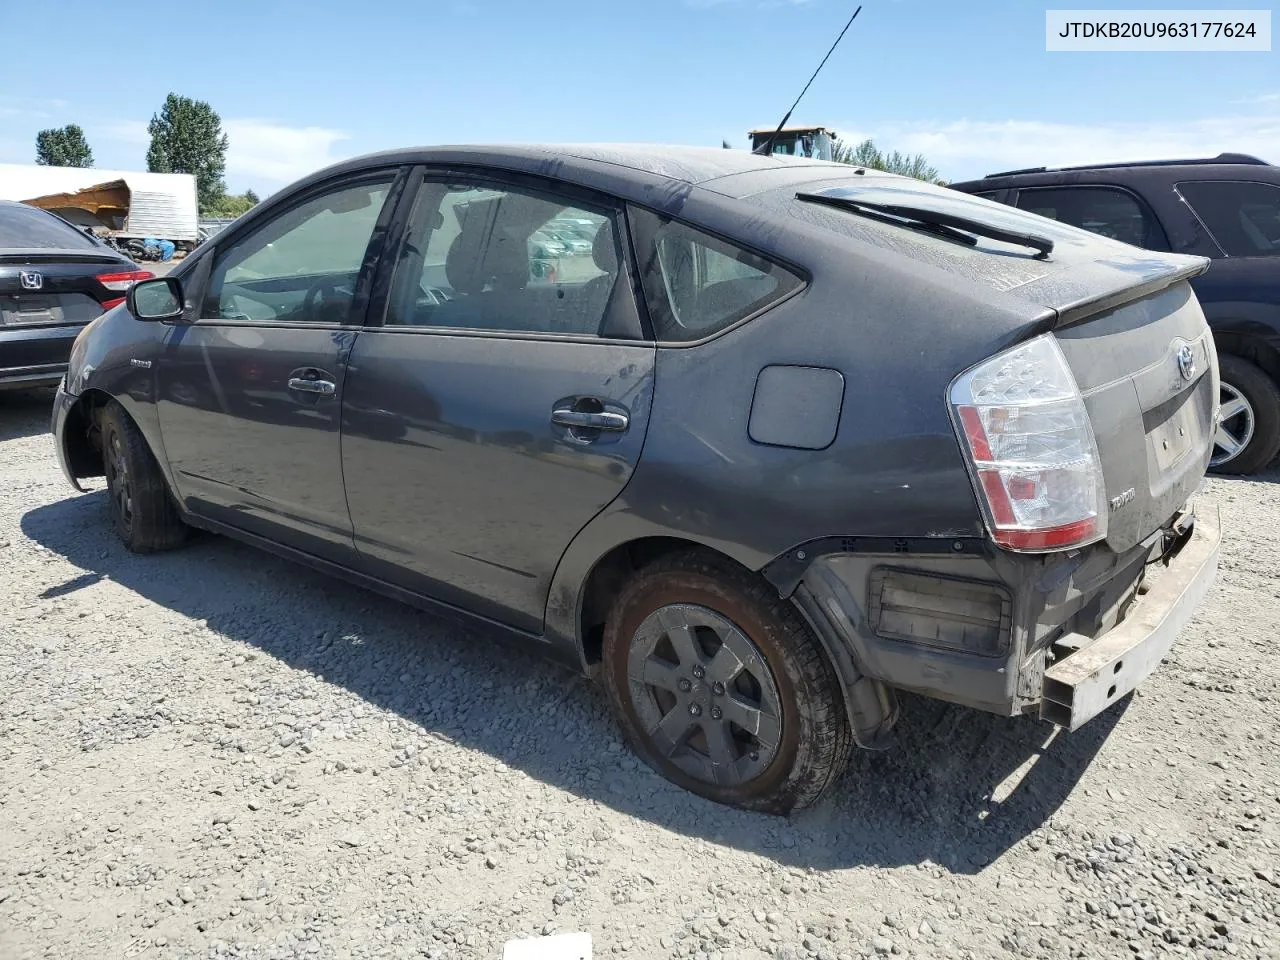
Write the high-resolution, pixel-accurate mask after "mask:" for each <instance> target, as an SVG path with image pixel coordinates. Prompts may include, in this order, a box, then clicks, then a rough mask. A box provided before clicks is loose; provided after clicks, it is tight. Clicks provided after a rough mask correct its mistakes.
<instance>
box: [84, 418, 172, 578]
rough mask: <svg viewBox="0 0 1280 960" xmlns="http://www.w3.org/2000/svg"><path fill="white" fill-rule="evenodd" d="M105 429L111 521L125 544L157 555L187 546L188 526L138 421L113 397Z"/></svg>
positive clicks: (103, 423) (104, 460) (104, 459)
mask: <svg viewBox="0 0 1280 960" xmlns="http://www.w3.org/2000/svg"><path fill="white" fill-rule="evenodd" d="M101 429H102V466H103V474H104V475H105V476H106V478H107V496H108V498H109V500H110V503H111V519H112V521H113V522H114V523H115V527H116V533H118V534H119V535H120V539H121V540H123V541H124V545H125V546H126V547H128V548H129V549H130V550H132V551H133V552H134V553H155V552H156V551H158V550H170V549H172V548H173V547H176V546H178V545H179V544H181V543H182V542H183V541H184V540H186V538H187V525H186V524H185V523H183V522H182V517H181V516H180V515H179V514H178V508H177V507H176V506H175V505H174V502H173V498H172V497H170V496H169V490H168V487H166V486H165V482H164V475H163V474H162V473H161V472H160V465H159V464H158V463H156V458H155V457H154V456H153V455H152V453H151V450H150V448H149V447H148V446H147V441H146V440H145V439H143V436H142V432H141V431H140V430H139V429H138V427H137V424H135V423H134V422H133V420H131V419H130V417H129V415H128V414H127V413H125V411H124V408H123V407H122V406H120V404H119V403H117V402H115V401H112V402H111V403H110V404H108V405H107V406H106V407H105V408H104V409H103V411H102V421H101Z"/></svg>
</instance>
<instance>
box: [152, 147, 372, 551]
mask: <svg viewBox="0 0 1280 960" xmlns="http://www.w3.org/2000/svg"><path fill="white" fill-rule="evenodd" d="M396 176H397V171H396V170H382V171H378V172H375V173H372V174H370V175H366V176H360V177H355V178H347V179H343V180H341V181H338V182H330V183H327V184H324V185H322V186H320V187H317V188H316V189H314V190H311V191H308V192H307V193H305V194H303V195H301V196H299V197H298V198H296V200H294V201H291V202H289V203H287V204H286V205H285V206H283V207H282V208H281V209H279V210H278V211H273V213H272V214H271V215H270V216H269V217H268V219H266V220H265V221H263V222H257V221H250V223H248V224H246V225H245V229H243V230H239V231H235V232H234V233H232V234H231V235H229V236H228V237H227V238H226V239H225V240H222V241H221V242H219V243H218V244H217V248H216V250H215V251H214V253H213V260H212V262H211V264H210V265H209V266H208V268H207V269H205V270H197V271H195V272H194V273H195V275H201V274H204V275H205V276H206V277H207V279H206V280H205V281H204V282H203V283H198V284H197V285H198V286H200V287H201V289H199V290H196V289H192V290H189V291H187V292H186V296H187V298H188V300H191V299H193V298H194V299H195V300H196V302H198V303H199V304H200V306H199V314H198V319H197V320H196V321H195V322H193V323H190V324H182V325H178V326H175V327H174V328H173V329H172V330H171V331H170V333H169V334H168V336H167V340H166V343H165V346H164V349H163V351H162V352H161V354H160V357H159V359H158V360H157V361H156V363H157V366H158V368H159V369H158V371H157V397H158V403H157V406H158V415H159V418H160V426H161V431H162V437H163V442H164V447H165V454H166V456H167V457H168V460H169V464H170V466H171V468H172V472H173V477H174V483H175V485H176V487H177V494H178V496H179V497H180V498H181V499H182V501H183V504H184V506H185V508H186V509H187V510H189V511H190V512H192V513H194V514H197V515H199V516H203V517H206V518H208V519H211V520H214V521H217V522H221V523H225V524H228V525H230V526H232V527H236V528H239V529H241V530H244V531H246V532H249V533H253V534H257V535H259V536H263V537H267V538H270V539H272V540H274V541H277V542H279V543H281V544H284V545H285V546H288V547H292V548H295V549H298V550H302V551H304V552H307V553H310V554H313V555H315V556H318V557H321V558H324V559H327V560H331V561H334V562H339V563H349V562H350V561H351V560H352V559H353V557H354V547H353V545H352V536H351V519H350V516H349V514H348V512H347V506H346V498H345V496H344V493H343V488H342V469H341V462H340V416H339V412H340V410H341V401H342V393H343V386H344V382H345V374H346V365H347V359H348V355H349V352H350V349H351V345H352V343H353V342H354V340H355V336H356V332H357V331H358V330H359V326H360V323H361V322H362V320H363V314H364V310H365V307H366V306H367V302H368V294H367V290H368V285H369V283H370V282H371V281H372V277H373V273H374V269H375V266H376V260H377V256H378V252H379V248H380V244H381V240H382V236H383V233H384V232H385V219H384V218H385V217H386V216H389V207H390V203H389V202H388V197H389V195H390V193H391V191H392V186H393V184H394V182H395V178H396Z"/></svg>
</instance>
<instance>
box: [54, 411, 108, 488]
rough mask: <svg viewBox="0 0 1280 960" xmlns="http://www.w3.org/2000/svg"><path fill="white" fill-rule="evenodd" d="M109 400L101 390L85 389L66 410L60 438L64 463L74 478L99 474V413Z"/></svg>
mask: <svg viewBox="0 0 1280 960" xmlns="http://www.w3.org/2000/svg"><path fill="white" fill-rule="evenodd" d="M110 402H111V397H110V395H109V394H106V393H103V392H102V391H101V390H86V391H85V392H84V393H82V394H81V395H80V399H79V400H77V401H76V403H75V405H74V406H72V408H71V409H70V410H69V411H67V422H66V424H65V425H64V426H63V430H62V441H63V443H65V444H66V449H67V464H68V465H69V466H70V467H71V475H72V476H74V477H75V478H76V479H83V478H85V477H100V476H102V474H103V469H102V438H101V430H100V427H99V414H100V413H101V412H102V409H103V408H104V407H105V406H106V405H107V404H108V403H110Z"/></svg>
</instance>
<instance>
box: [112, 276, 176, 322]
mask: <svg viewBox="0 0 1280 960" xmlns="http://www.w3.org/2000/svg"><path fill="white" fill-rule="evenodd" d="M125 304H126V306H128V308H129V312H130V313H131V314H133V316H134V317H135V318H136V319H138V320H146V321H163V320H177V319H178V318H179V317H181V316H182V284H181V283H179V282H178V281H177V280H175V279H173V278H172V277H160V278H159V279H157V280H143V281H142V282H141V283H135V284H134V285H133V286H132V287H130V288H129V293H128V295H127V296H126V297H125Z"/></svg>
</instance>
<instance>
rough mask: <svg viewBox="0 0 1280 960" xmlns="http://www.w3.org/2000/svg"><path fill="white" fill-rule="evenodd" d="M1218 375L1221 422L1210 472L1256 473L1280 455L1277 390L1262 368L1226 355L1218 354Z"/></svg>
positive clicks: (1279, 419) (1279, 401)
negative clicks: (1219, 379) (1219, 380)
mask: <svg viewBox="0 0 1280 960" xmlns="http://www.w3.org/2000/svg"><path fill="white" fill-rule="evenodd" d="M1218 372H1219V375H1220V378H1221V381H1222V382H1221V387H1222V389H1221V403H1222V419H1221V422H1220V424H1219V426H1218V432H1217V433H1216V434H1215V435H1214V446H1213V456H1212V457H1211V459H1210V460H1209V469H1210V470H1213V471H1214V472H1215V473H1236V474H1249V473H1257V472H1258V471H1259V470H1262V469H1263V468H1264V467H1266V466H1267V465H1268V464H1269V463H1271V461H1272V460H1274V459H1275V458H1276V454H1278V453H1280V388H1277V387H1276V384H1275V381H1274V380H1272V379H1271V378H1270V377H1269V376H1267V374H1266V373H1265V372H1264V371H1263V370H1262V369H1260V368H1259V367H1257V366H1255V365H1254V364H1252V363H1250V362H1249V361H1248V360H1245V359H1243V358H1241V357H1235V356H1232V355H1231V354H1229V353H1223V354H1219V355H1218Z"/></svg>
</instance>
